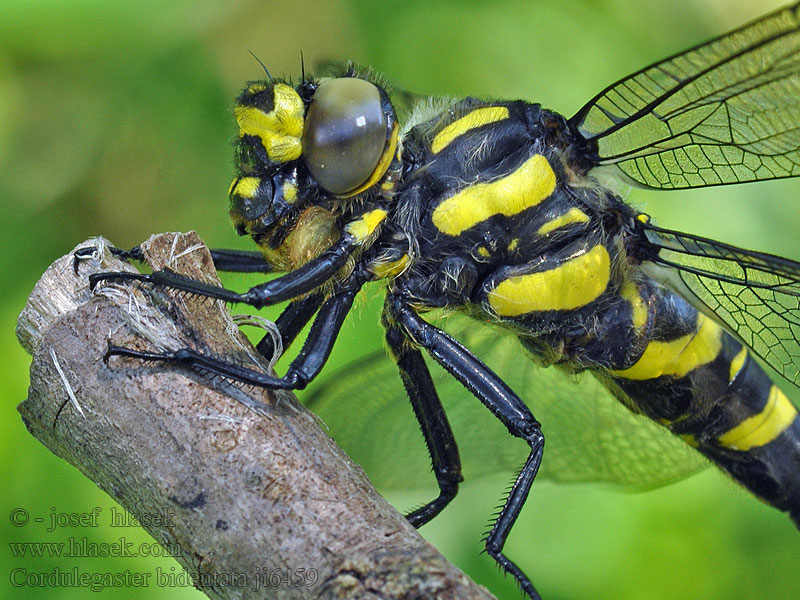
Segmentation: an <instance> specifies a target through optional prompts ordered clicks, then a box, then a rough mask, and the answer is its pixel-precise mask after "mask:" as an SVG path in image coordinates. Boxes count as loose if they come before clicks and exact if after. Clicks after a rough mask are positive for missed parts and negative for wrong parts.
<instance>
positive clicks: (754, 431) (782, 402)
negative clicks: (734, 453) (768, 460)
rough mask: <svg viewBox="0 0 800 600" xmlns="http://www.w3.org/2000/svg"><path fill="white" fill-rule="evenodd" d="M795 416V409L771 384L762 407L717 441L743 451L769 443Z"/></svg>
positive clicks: (776, 387)
mask: <svg viewBox="0 0 800 600" xmlns="http://www.w3.org/2000/svg"><path fill="white" fill-rule="evenodd" d="M795 418H797V409H795V407H794V406H793V405H792V403H791V402H790V401H789V399H788V398H787V397H786V395H785V394H784V393H783V392H782V391H781V390H780V388H778V386H776V385H773V386H772V387H771V388H770V390H769V398H768V399H767V404H766V405H765V406H764V409H763V410H762V411H761V412H760V413H758V414H757V415H753V416H752V417H749V418H747V419H745V420H744V421H742V422H741V423H739V424H738V425H737V426H736V427H734V428H733V429H731V430H729V431H727V432H726V433H724V434H722V435H721V436H719V437H718V438H717V441H718V442H719V443H720V444H722V445H723V446H725V447H726V448H730V449H731V450H740V451H742V452H745V451H747V450H750V449H751V448H758V447H759V446H765V445H766V444H769V443H770V442H771V441H773V440H774V439H775V438H777V437H778V436H779V435H780V434H782V433H783V432H784V431H786V429H787V428H788V427H789V426H790V425H791V424H792V422H793V421H794V420H795Z"/></svg>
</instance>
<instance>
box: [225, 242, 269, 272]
mask: <svg viewBox="0 0 800 600" xmlns="http://www.w3.org/2000/svg"><path fill="white" fill-rule="evenodd" d="M210 252H211V259H212V260H213V261H214V267H216V269H217V271H227V272H229V273H271V272H272V271H273V270H274V269H273V266H272V265H271V264H270V263H269V262H268V261H267V259H266V258H264V255H263V254H261V252H259V251H258V250H228V249H224V248H218V249H216V250H211V251H210Z"/></svg>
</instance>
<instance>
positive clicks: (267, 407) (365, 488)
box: [17, 234, 491, 599]
mask: <svg viewBox="0 0 800 600" xmlns="http://www.w3.org/2000/svg"><path fill="white" fill-rule="evenodd" d="M107 245H108V243H107V242H105V241H104V240H100V239H93V240H88V241H87V242H85V243H83V244H81V245H79V246H78V247H79V248H80V247H92V246H94V247H97V248H98V250H97V252H96V253H95V254H94V255H92V256H89V257H85V258H84V259H83V260H81V261H79V264H78V272H77V274H76V273H75V270H74V268H73V256H72V254H69V255H67V256H65V257H62V258H61V259H59V260H58V261H56V262H55V263H54V264H53V265H52V266H51V267H50V268H49V269H48V271H47V272H46V273H45V274H44V275H43V277H42V279H41V280H40V281H39V282H38V283H37V285H36V287H35V288H34V291H33V292H32V293H31V296H30V298H29V300H28V304H27V305H26V307H25V309H24V310H23V312H22V314H21V315H20V319H19V324H18V330H17V333H18V336H19V339H20V342H21V343H22V344H23V346H24V347H25V348H26V349H27V350H28V352H29V353H31V354H32V355H33V363H32V366H31V386H30V390H29V395H28V398H27V399H26V400H25V401H24V402H23V403H21V404H20V405H19V407H18V409H19V412H20V414H21V415H22V419H23V420H24V422H25V425H26V426H27V428H28V429H29V431H30V432H31V433H32V434H33V435H34V436H35V437H36V438H37V439H38V440H39V441H40V442H42V443H43V444H44V445H45V446H47V447H48V448H49V449H50V450H51V451H52V452H54V453H55V454H56V455H58V456H60V457H62V458H63V459H65V460H67V461H68V462H70V463H71V464H73V465H75V466H76V467H78V468H79V469H80V470H81V471H82V472H83V473H84V474H85V475H86V476H87V477H89V478H90V479H91V480H92V481H94V482H96V483H97V484H98V485H99V486H100V487H101V488H102V489H104V490H105V491H106V492H107V493H108V494H110V495H111V496H112V497H113V498H114V499H115V500H117V501H118V502H119V503H120V504H122V505H123V506H124V507H125V508H126V509H128V510H129V511H131V512H132V513H135V514H140V515H162V516H163V523H158V519H153V521H155V523H151V524H150V526H148V527H147V529H148V531H149V533H150V534H151V535H152V536H153V537H154V538H155V539H156V540H158V541H159V542H160V543H161V544H163V545H165V546H166V547H167V548H169V549H170V551H171V552H173V553H174V554H175V556H176V558H177V560H178V561H179V562H180V563H181V564H182V565H183V566H184V568H185V569H186V570H187V571H188V572H189V574H190V575H191V576H192V577H193V581H196V582H197V587H198V588H199V589H201V590H202V591H203V592H204V593H206V594H207V595H208V596H209V597H212V598H256V597H257V598H265V597H266V598H454V599H455V598H490V597H491V596H489V595H488V594H487V592H486V591H485V590H484V589H483V588H481V587H479V586H477V585H476V584H474V583H473V582H471V581H470V580H469V579H467V578H466V577H465V576H464V575H463V574H462V573H461V572H459V571H458V570H457V569H456V568H455V567H453V566H452V565H450V564H449V563H448V562H447V561H446V560H445V559H444V558H443V557H442V556H441V555H440V554H439V553H438V552H437V551H436V550H435V549H434V548H433V547H432V546H431V545H430V544H428V543H427V542H425V541H424V540H423V539H422V538H421V537H420V536H419V535H418V534H417V532H416V531H415V530H414V529H413V528H412V527H410V526H409V525H408V523H407V522H406V520H405V519H404V518H403V517H402V516H401V515H400V514H398V513H397V512H396V511H395V510H394V509H393V508H392V507H391V506H390V505H389V504H388V503H387V502H386V501H385V500H384V499H383V498H381V496H380V495H379V494H378V493H377V492H376V491H375V490H374V488H372V486H371V485H370V483H369V481H368V480H367V478H366V477H365V475H364V473H363V471H362V470H361V469H360V468H359V467H358V466H357V465H355V464H354V463H353V462H352V461H351V460H350V459H349V458H348V457H347V456H346V455H345V454H344V452H342V451H341V450H340V449H339V448H338V447H337V446H336V445H335V444H334V442H333V441H332V440H331V439H330V438H329V437H328V436H327V435H326V434H325V432H324V431H323V430H322V428H321V427H320V425H319V423H318V421H317V419H316V418H315V417H314V416H313V414H311V413H309V412H308V411H306V410H305V409H304V408H303V407H302V405H300V404H299V403H298V402H297V400H296V399H295V398H294V396H293V395H292V394H289V393H283V392H274V393H273V392H270V391H269V390H263V389H257V388H252V387H241V386H237V385H233V384H231V383H230V382H226V381H222V380H211V379H209V378H208V377H207V376H204V375H203V374H201V373H195V372H192V371H189V370H186V369H180V368H176V367H171V366H168V365H159V364H155V363H142V362H140V361H134V360H130V359H124V358H119V357H112V358H111V359H110V360H109V361H108V364H106V363H104V361H103V353H104V351H105V349H106V347H107V344H108V343H109V341H111V342H113V343H114V344H116V345H122V346H129V347H133V348H137V349H141V350H159V349H161V350H164V349H176V348H179V347H184V346H189V347H192V348H196V349H202V350H203V351H206V352H211V353H212V354H215V355H218V356H224V357H227V358H233V359H234V360H236V361H238V362H239V363H240V364H244V365H250V366H253V367H254V368H262V369H264V368H269V366H268V365H266V364H265V361H264V360H263V359H262V358H261V357H259V356H258V355H257V353H256V352H255V350H254V349H253V347H252V346H251V345H250V344H249V342H248V341H247V339H246V338H245V337H244V336H243V335H242V334H241V333H240V332H239V331H238V327H237V326H236V324H235V323H234V321H233V320H232V319H231V317H230V315H229V314H228V312H227V310H226V307H225V306H224V305H223V304H222V303H220V302H217V301H212V300H208V299H201V298H196V297H193V296H186V295H182V294H176V293H174V292H172V291H169V290H163V289H154V288H153V287H152V286H148V285H140V284H136V283H133V284H101V285H99V286H98V288H97V289H96V290H95V291H94V293H92V292H90V291H89V289H88V285H87V276H88V274H89V273H91V272H94V271H101V270H103V271H106V270H132V269H133V267H132V266H131V265H130V264H127V263H125V262H122V261H119V260H118V259H116V258H114V257H113V256H111V255H110V254H109V253H108V251H107V249H106V247H107ZM143 248H144V250H145V255H146V259H147V263H148V264H149V266H150V267H151V268H162V267H169V268H171V269H173V270H175V271H178V272H180V273H184V274H187V275H189V276H191V277H195V278H200V279H204V280H206V281H209V282H212V283H217V282H218V280H217V277H216V272H215V270H214V268H213V263H212V261H211V257H210V254H209V253H208V250H207V249H206V248H205V246H204V245H203V244H202V243H201V242H200V241H199V239H198V238H197V237H196V235H194V234H163V235H159V236H154V237H153V238H151V239H150V240H149V241H148V242H147V243H146V244H144V246H143ZM313 573H315V574H316V578H315V579H316V581H315V582H314V583H313V584H311V583H310V582H311V579H313V578H314V577H313ZM276 575H279V576H280V577H285V578H288V579H291V580H293V581H294V583H295V584H296V585H292V584H289V583H288V582H287V581H286V580H284V581H279V580H278V578H276Z"/></svg>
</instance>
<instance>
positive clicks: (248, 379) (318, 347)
mask: <svg viewBox="0 0 800 600" xmlns="http://www.w3.org/2000/svg"><path fill="white" fill-rule="evenodd" d="M362 284H363V280H362V279H357V278H356V277H355V276H351V277H350V278H349V279H348V280H347V281H346V282H345V283H344V284H342V285H340V286H339V287H338V288H337V289H335V290H334V292H333V294H332V295H331V297H330V298H328V299H327V300H326V301H325V302H323V303H322V306H321V307H320V309H319V312H318V314H317V318H316V319H315V320H314V323H313V325H312V326H311V331H310V332H309V334H308V337H307V338H306V341H305V343H304V344H303V348H302V350H301V351H300V353H299V354H298V355H297V357H296V358H295V359H294V360H293V361H292V363H291V364H290V365H289V368H288V369H287V372H286V375H284V376H283V377H274V376H272V375H267V374H266V373H262V372H260V371H256V370H254V369H248V368H246V367H242V366H240V365H237V364H234V363H230V362H227V361H224V360H221V359H219V358H215V357H211V356H207V355H205V354H202V353H200V352H197V351H196V350H192V349H191V348H181V349H179V350H175V351H172V352H142V351H139V350H133V349H131V348H124V347H121V346H113V345H111V346H109V347H108V349H107V350H106V353H105V356H104V358H105V359H106V360H107V359H108V358H109V357H111V356H126V357H130V358H137V359H140V360H147V361H156V362H167V363H172V364H179V365H182V366H185V367H188V368H191V369H195V370H198V371H202V372H210V373H214V374H216V375H221V376H222V377H226V378H228V379H232V380H234V381H239V382H241V383H245V384H250V385H256V386H259V387H266V388H273V389H290V390H300V389H303V388H304V387H305V386H306V384H308V382H309V381H311V380H312V379H314V377H316V376H317V374H318V373H319V372H320V370H322V367H323V366H324V365H325V362H326V361H327V360H328V356H330V353H331V350H332V349H333V344H334V342H335V341H336V338H337V337H338V335H339V330H340V329H341V327H342V323H343V322H344V319H345V317H346V316H347V313H348V312H350V308H351V307H352V306H353V300H354V299H355V296H356V294H357V293H358V291H359V289H361V285H362Z"/></svg>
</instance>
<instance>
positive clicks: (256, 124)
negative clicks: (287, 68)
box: [233, 83, 305, 163]
mask: <svg viewBox="0 0 800 600" xmlns="http://www.w3.org/2000/svg"><path fill="white" fill-rule="evenodd" d="M272 93H273V94H274V100H275V107H274V108H273V109H272V110H271V111H269V112H268V113H265V112H264V111H262V110H259V109H257V108H254V107H252V106H237V107H236V108H234V110H233V114H234V116H235V117H236V122H237V123H239V137H241V136H244V135H252V136H255V137H257V138H259V139H260V140H261V143H262V144H263V145H264V149H265V150H266V151H267V155H268V156H269V158H270V160H272V161H274V162H278V163H282V162H287V161H290V160H295V159H297V158H300V154H301V152H302V137H303V118H304V116H305V106H304V105H303V101H302V100H301V99H300V96H299V95H298V94H297V92H296V91H294V89H292V88H291V87H289V86H288V85H286V84H284V83H279V84H277V85H275V87H274V88H272Z"/></svg>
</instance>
